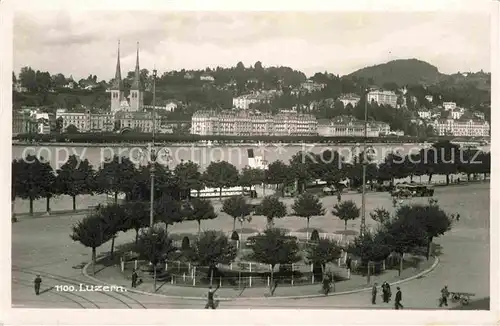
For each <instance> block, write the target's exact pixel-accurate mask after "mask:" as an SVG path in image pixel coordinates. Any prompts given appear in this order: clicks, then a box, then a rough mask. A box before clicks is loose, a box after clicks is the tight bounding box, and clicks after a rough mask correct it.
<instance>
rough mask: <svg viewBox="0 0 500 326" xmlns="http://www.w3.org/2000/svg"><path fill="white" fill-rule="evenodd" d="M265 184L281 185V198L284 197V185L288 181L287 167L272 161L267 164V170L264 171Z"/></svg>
mask: <svg viewBox="0 0 500 326" xmlns="http://www.w3.org/2000/svg"><path fill="white" fill-rule="evenodd" d="M264 173H265V180H266V183H267V184H273V185H281V186H283V187H282V196H283V197H284V196H285V189H284V186H285V183H286V182H287V181H288V180H290V176H289V175H288V174H289V167H288V166H287V165H286V164H285V163H283V162H282V161H274V162H272V163H271V164H269V166H268V168H267V170H265V171H264Z"/></svg>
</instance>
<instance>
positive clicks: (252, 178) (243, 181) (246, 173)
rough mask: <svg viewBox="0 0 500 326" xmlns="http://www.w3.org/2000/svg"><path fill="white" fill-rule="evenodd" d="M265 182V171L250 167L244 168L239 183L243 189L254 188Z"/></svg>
mask: <svg viewBox="0 0 500 326" xmlns="http://www.w3.org/2000/svg"><path fill="white" fill-rule="evenodd" d="M263 181H264V171H263V170H260V169H252V168H250V167H244V168H243V169H242V170H241V173H240V176H239V178H238V183H239V184H240V186H242V187H252V186H255V185H259V184H261V183H262V182H263Z"/></svg>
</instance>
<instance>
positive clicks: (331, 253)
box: [307, 238, 341, 274]
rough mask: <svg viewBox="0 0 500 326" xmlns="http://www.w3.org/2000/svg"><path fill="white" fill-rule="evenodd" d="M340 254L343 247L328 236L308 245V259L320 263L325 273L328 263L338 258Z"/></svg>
mask: <svg viewBox="0 0 500 326" xmlns="http://www.w3.org/2000/svg"><path fill="white" fill-rule="evenodd" d="M340 255H341V248H340V246H339V245H338V244H337V242H335V241H333V240H330V239H327V238H321V239H319V240H318V241H315V242H314V243H311V244H309V246H308V247H307V260H308V261H309V262H311V263H313V264H320V265H321V271H322V273H323V274H324V273H325V269H326V264H327V263H331V262H333V261H335V260H337V259H338V258H340Z"/></svg>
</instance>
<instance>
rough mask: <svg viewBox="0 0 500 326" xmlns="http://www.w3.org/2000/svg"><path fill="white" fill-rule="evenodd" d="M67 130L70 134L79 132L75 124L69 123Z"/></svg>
mask: <svg viewBox="0 0 500 326" xmlns="http://www.w3.org/2000/svg"><path fill="white" fill-rule="evenodd" d="M66 132H67V133H68V134H76V133H78V128H77V127H76V126H75V125H69V126H67V127H66Z"/></svg>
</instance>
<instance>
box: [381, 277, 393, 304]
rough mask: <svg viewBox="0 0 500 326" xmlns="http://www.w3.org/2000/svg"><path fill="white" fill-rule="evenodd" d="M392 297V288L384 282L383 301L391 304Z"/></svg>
mask: <svg viewBox="0 0 500 326" xmlns="http://www.w3.org/2000/svg"><path fill="white" fill-rule="evenodd" d="M390 297H391V287H390V285H389V283H387V282H384V283H383V284H382V300H383V301H384V302H386V303H387V302H389V298H390Z"/></svg>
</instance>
